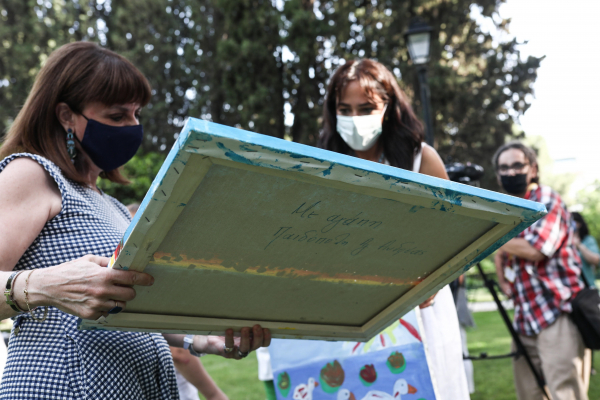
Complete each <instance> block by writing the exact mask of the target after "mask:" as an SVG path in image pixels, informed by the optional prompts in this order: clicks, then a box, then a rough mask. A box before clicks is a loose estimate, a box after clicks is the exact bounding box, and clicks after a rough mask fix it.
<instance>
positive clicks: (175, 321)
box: [80, 118, 546, 341]
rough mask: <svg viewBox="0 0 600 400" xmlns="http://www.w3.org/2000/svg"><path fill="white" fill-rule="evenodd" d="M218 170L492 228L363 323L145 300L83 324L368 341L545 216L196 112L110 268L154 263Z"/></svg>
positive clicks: (501, 198)
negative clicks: (162, 305)
mask: <svg viewBox="0 0 600 400" xmlns="http://www.w3.org/2000/svg"><path fill="white" fill-rule="evenodd" d="M215 166H221V167H224V168H230V169H237V170H240V171H247V172H251V173H256V174H261V175H264V176H272V177H274V178H277V179H286V180H290V181H294V182H299V183H307V184H311V185H319V186H326V187H330V188H334V189H336V190H341V191H345V192H348V193H359V194H361V195H366V196H371V197H373V198H381V199H387V200H392V201H395V202H401V203H404V204H407V205H411V206H412V207H413V208H415V207H416V208H418V209H421V208H423V209H431V210H437V211H439V212H444V213H453V214H455V215H459V216H464V217H469V218H476V219H480V220H485V221H489V222H491V223H493V226H492V227H491V229H489V230H488V231H487V232H485V233H484V234H482V235H480V236H479V237H478V238H477V239H476V240H474V241H472V242H471V243H470V244H468V245H467V246H466V247H464V248H462V249H457V252H456V254H455V255H454V256H453V257H451V258H449V259H447V260H445V262H443V263H442V264H441V265H439V267H438V268H437V269H436V270H435V271H434V272H432V273H430V274H429V275H428V276H426V277H424V279H421V280H419V281H418V282H416V284H414V286H412V287H411V288H410V290H408V292H406V293H404V294H403V295H402V296H400V297H399V298H397V299H395V301H393V302H392V303H391V304H389V305H388V306H387V307H385V308H383V309H382V310H379V311H378V312H377V313H376V314H375V315H374V316H373V317H372V318H370V319H369V320H368V321H366V322H365V323H362V324H360V326H349V325H348V324H327V323H319V324H317V323H314V322H312V323H301V322H290V321H287V322H286V321H269V320H260V319H240V318H215V317H203V316H189V315H166V314H164V313H153V312H148V311H144V312H131V311H130V310H131V309H135V308H136V307H135V306H136V303H135V302H136V301H137V299H136V300H133V301H132V302H130V303H129V304H128V306H127V308H126V310H125V311H123V312H121V313H119V314H115V315H109V316H108V317H107V318H106V320H105V321H103V322H97V321H91V320H82V321H81V322H80V329H105V330H126V331H144V332H163V333H195V334H223V332H224V331H225V329H227V328H233V329H234V330H235V331H236V332H237V331H239V329H241V328H242V327H244V326H251V325H253V324H256V323H260V324H261V325H262V326H263V327H265V328H269V329H270V330H271V332H272V334H273V337H276V338H303V339H326V340H353V341H366V340H369V339H370V338H371V337H372V336H374V335H375V334H377V333H378V332H379V331H380V330H382V329H383V328H385V327H386V326H387V325H388V324H389V323H390V322H391V321H393V320H394V319H396V318H399V317H401V316H402V315H403V314H404V313H406V312H407V311H409V310H410V309H412V308H414V307H415V306H417V305H418V304H420V303H421V302H422V301H423V300H424V299H426V298H427V297H429V296H430V295H431V294H433V293H435V292H436V291H437V290H439V289H440V288H441V287H443V286H444V285H446V284H448V283H449V282H451V281H452V280H453V279H455V278H456V277H458V276H459V275H460V274H462V273H464V272H465V271H467V270H468V269H469V268H470V267H471V266H472V265H473V264H474V263H476V262H478V261H480V260H482V259H483V258H485V257H486V256H488V255H489V254H491V253H492V252H493V251H495V250H496V249H497V248H498V247H500V246H501V245H502V244H504V243H505V242H507V241H508V240H510V239H511V238H513V237H515V236H516V235H517V234H518V233H520V232H521V231H522V230H524V229H525V228H527V227H528V226H530V225H531V224H532V223H534V222H535V221H536V220H538V219H539V218H541V217H542V216H543V215H545V213H546V210H545V207H544V206H543V205H542V204H539V203H534V202H530V201H527V200H523V199H520V198H516V197H512V196H507V195H503V194H500V193H496V192H491V191H487V190H483V189H479V188H475V187H472V186H467V185H462V184H458V183H455V182H450V181H447V180H443V179H438V178H433V177H429V176H426V175H422V174H417V173H413V172H410V171H405V170H401V169H398V168H394V167H390V166H387V165H383V164H378V163H373V162H369V161H365V160H361V159H358V158H355V157H350V156H345V155H341V154H337V153H333V152H329V151H325V150H322V149H317V148H313V147H309V146H305V145H301V144H297V143H292V142H289V141H286V140H281V139H277V138H273V137H269V136H264V135H260V134H256V133H252V132H247V131H243V130H239V129H234V128H230V127H226V126H222V125H218V124H215V123H211V122H207V121H203V120H198V119H194V118H190V119H189V120H188V121H187V123H186V125H185V127H184V128H183V130H182V132H181V134H180V135H179V137H178V140H177V142H176V143H175V145H174V146H173V149H172V150H171V151H170V153H169V155H168V157H167V159H166V160H165V162H164V164H163V166H162V168H161V169H160V171H159V173H158V175H157V177H156V179H155V180H154V182H153V184H152V186H151V187H150V190H149V191H148V193H147V195H146V197H145V198H144V200H143V202H142V204H141V206H140V209H139V211H138V213H137V214H136V216H135V218H134V219H133V221H132V223H131V225H130V226H129V228H128V229H127V231H126V232H125V234H124V237H123V239H122V241H121V243H120V244H119V247H118V248H117V250H116V251H115V255H114V256H113V258H112V260H111V267H112V268H118V269H125V270H136V271H143V270H144V269H145V268H146V267H147V266H148V265H149V263H151V262H153V260H154V256H155V254H156V252H157V249H159V247H160V246H161V243H163V241H164V240H165V237H166V236H167V235H168V234H169V232H170V231H171V229H172V228H173V224H174V223H175V222H176V220H177V218H178V216H179V215H180V214H181V213H182V210H183V209H184V208H185V206H186V204H188V202H190V201H191V197H192V196H193V194H194V192H195V191H196V189H197V188H198V186H199V185H200V184H201V183H202V181H203V180H204V178H205V176H206V174H207V173H208V172H209V171H210V170H211V168H213V167H215ZM175 228H177V227H175ZM255 275H256V274H255ZM419 278H420V277H419ZM138 290H139V289H138ZM148 290H152V288H149V289H148ZM174 290H175V288H174Z"/></svg>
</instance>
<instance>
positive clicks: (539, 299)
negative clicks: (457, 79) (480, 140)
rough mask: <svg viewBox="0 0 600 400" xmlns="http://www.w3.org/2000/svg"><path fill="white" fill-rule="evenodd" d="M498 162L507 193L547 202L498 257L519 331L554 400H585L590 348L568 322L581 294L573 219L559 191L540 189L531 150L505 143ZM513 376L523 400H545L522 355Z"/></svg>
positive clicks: (514, 364)
mask: <svg viewBox="0 0 600 400" xmlns="http://www.w3.org/2000/svg"><path fill="white" fill-rule="evenodd" d="M493 163H494V167H495V169H496V176H497V178H498V183H499V184H500V185H501V186H502V188H503V189H504V190H505V191H506V192H507V193H509V194H511V195H513V196H517V197H521V198H525V199H528V200H531V201H537V202H540V203H543V204H544V205H545V206H546V209H547V210H548V214H547V215H546V216H544V218H542V219H541V220H539V221H538V222H536V223H535V224H533V225H532V226H531V227H529V228H527V229H526V230H525V231H523V232H522V233H521V234H519V236H518V237H516V238H514V239H512V240H510V241H508V242H507V243H506V244H505V245H504V246H502V247H501V248H500V249H499V250H498V252H497V253H496V257H495V263H496V270H497V273H498V280H499V283H500V286H501V287H502V290H503V291H504V292H505V293H506V295H507V296H509V297H511V298H512V299H513V302H514V305H515V315H514V326H515V329H516V330H517V332H518V333H519V336H520V338H521V341H522V342H523V345H524V346H525V348H526V349H527V352H528V353H529V356H530V357H531V359H532V361H533V363H534V364H535V365H536V367H537V369H538V371H540V372H541V373H542V374H543V376H544V378H545V380H546V384H547V386H548V389H549V391H550V394H551V396H552V399H553V400H562V399H584V400H587V399H588V396H587V378H586V377H585V376H586V375H587V374H586V373H585V372H586V370H587V368H589V367H588V366H587V365H586V366H585V367H584V364H586V363H584V358H587V357H584V354H585V346H584V344H583V340H582V338H581V335H580V333H579V331H578V330H577V327H576V326H575V324H574V323H573V322H572V321H571V319H570V318H569V316H568V314H569V313H570V312H571V311H572V308H571V301H572V299H574V298H575V295H576V294H577V293H578V292H579V291H580V290H581V289H582V288H583V284H582V282H581V279H580V274H581V267H580V265H581V261H580V259H579V255H578V253H577V250H576V249H575V246H574V244H573V234H574V231H573V229H572V226H573V225H572V224H571V216H570V214H569V213H568V212H567V209H566V206H565V204H564V203H563V201H562V200H561V198H560V196H559V195H558V193H556V192H555V191H553V190H552V189H551V188H550V187H548V186H543V185H540V184H539V171H538V164H537V157H536V155H535V152H534V151H533V150H532V149H530V148H529V147H527V146H525V145H523V144H522V143H520V142H511V143H507V144H505V145H503V146H502V147H500V148H499V149H498V151H496V154H495V155H494V158H493ZM514 347H515V346H514V343H513V350H514ZM586 361H587V360H586ZM513 372H514V380H515V387H516V390H517V398H518V399H520V400H525V399H527V400H536V399H540V400H541V399H543V398H544V397H543V394H542V392H541V390H540V389H539V387H538V386H537V384H536V381H535V379H534V376H533V374H532V373H531V370H530V369H529V367H528V365H527V364H526V362H525V359H524V358H523V357H519V358H516V359H513Z"/></svg>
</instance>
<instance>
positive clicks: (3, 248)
mask: <svg viewBox="0 0 600 400" xmlns="http://www.w3.org/2000/svg"><path fill="white" fill-rule="evenodd" d="M150 96H151V92H150V86H149V84H148V82H147V80H146V78H145V77H144V76H143V75H142V74H141V73H140V72H139V71H138V70H137V69H136V68H135V67H134V66H133V65H132V64H131V63H130V62H129V61H127V60H126V59H125V58H123V57H121V56H119V55H118V54H116V53H113V52H111V51H109V50H106V49H103V48H101V47H99V46H98V45H96V44H93V43H83V42H77V43H71V44H68V45H65V46H63V47H61V48H60V49H58V50H56V51H55V52H54V53H52V54H51V55H50V57H49V58H48V60H47V61H46V63H45V65H44V66H43V67H42V69H41V70H40V72H39V74H38V76H37V77H36V80H35V83H34V85H33V88H32V90H31V92H30V94H29V96H28V98H27V101H26V102H25V105H24V106H23V108H22V109H21V111H20V112H19V114H18V115H17V117H16V118H15V121H14V122H13V124H12V126H11V128H10V130H9V131H8V134H7V136H6V138H5V141H4V143H3V145H2V148H1V151H0V159H2V161H0V232H1V236H2V241H0V269H1V271H0V282H2V284H3V285H4V286H5V287H6V299H7V301H6V302H2V304H1V305H0V319H4V318H7V317H13V319H14V324H13V330H12V333H11V338H10V343H9V349H8V360H7V364H6V369H5V371H4V376H3V379H2V384H1V386H0V398H3V399H9V398H10V399H12V398H19V399H25V398H31V399H39V398H46V399H79V398H88V399H92V398H94V399H95V398H135V399H139V398H144V399H177V398H179V396H178V393H177V384H176V381H175V373H174V369H173V361H172V358H171V353H170V351H169V344H170V345H172V346H178V347H187V348H189V349H190V351H191V352H194V353H209V354H218V355H221V356H224V357H226V358H236V359H239V358H243V357H245V356H247V354H248V353H249V352H250V351H253V350H256V349H257V348H259V347H261V346H268V345H269V342H270V333H269V331H268V330H264V329H262V328H261V327H260V326H258V325H256V326H254V327H253V328H243V329H242V331H241V338H239V339H236V340H234V338H233V331H232V330H228V331H227V334H226V337H224V338H223V337H216V336H194V337H189V336H185V337H184V335H164V336H163V335H160V334H149V333H137V332H110V331H101V330H99V331H85V330H82V331H80V330H78V329H77V326H78V320H79V318H86V319H102V318H104V317H105V316H107V315H108V314H109V313H112V314H114V313H118V312H120V311H122V310H123V309H124V308H125V307H126V305H127V302H128V301H130V300H132V299H133V298H134V297H135V289H134V286H136V285H141V286H151V285H152V284H153V278H152V276H150V275H148V274H145V273H140V272H134V271H119V270H114V269H108V268H105V267H106V266H107V264H108V261H109V258H108V257H109V256H110V255H111V254H112V252H113V251H114V249H115V248H116V246H117V244H118V243H119V241H120V239H121V237H122V235H123V233H124V231H125V229H126V228H127V226H128V225H129V222H130V216H129V212H128V211H127V209H126V208H125V207H124V206H123V205H122V204H121V203H119V202H118V201H116V200H115V199H114V198H112V197H110V196H107V195H106V194H104V193H102V192H101V191H100V190H99V189H98V188H97V187H96V180H97V178H98V176H99V175H101V176H103V177H104V178H106V179H109V180H111V181H113V182H118V183H126V182H127V181H126V179H125V178H124V177H123V176H122V175H121V174H120V173H119V171H118V167H120V166H121V165H123V164H125V163H126V162H127V161H128V160H129V159H130V158H131V157H132V156H133V155H134V154H135V153H136V151H137V149H138V147H139V145H140V144H141V141H142V135H143V132H142V126H141V125H140V123H139V118H140V111H141V108H142V107H143V106H145V105H146V104H147V103H148V102H149V100H150ZM187 306H188V307H189V305H187ZM184 343H185V345H184Z"/></svg>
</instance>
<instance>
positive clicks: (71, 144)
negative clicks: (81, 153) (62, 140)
mask: <svg viewBox="0 0 600 400" xmlns="http://www.w3.org/2000/svg"><path fill="white" fill-rule="evenodd" d="M67 152H68V153H69V157H71V162H72V163H73V164H74V163H75V157H77V150H75V137H74V136H73V130H72V129H71V128H69V129H67Z"/></svg>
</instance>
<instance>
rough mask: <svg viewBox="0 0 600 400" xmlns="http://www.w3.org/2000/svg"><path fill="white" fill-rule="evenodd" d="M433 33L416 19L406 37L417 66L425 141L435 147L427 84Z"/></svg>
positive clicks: (405, 34) (412, 58)
mask: <svg viewBox="0 0 600 400" xmlns="http://www.w3.org/2000/svg"><path fill="white" fill-rule="evenodd" d="M431 31H432V29H431V27H430V26H429V25H427V24H426V23H425V22H423V21H421V20H418V19H414V20H413V21H412V22H411V24H410V26H409V27H408V31H406V32H405V33H404V37H405V39H406V43H407V44H408V53H409V54H410V58H411V60H413V63H414V64H415V65H416V66H417V72H418V75H419V90H420V92H421V104H422V105H423V120H424V121H425V140H426V141H427V144H428V145H430V146H433V119H432V116H431V99H430V93H429V83H428V82H427V62H428V61H429V48H430V43H431Z"/></svg>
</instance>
